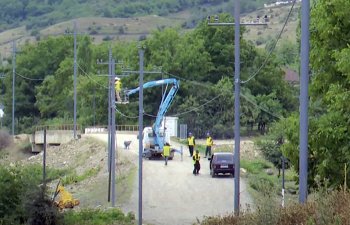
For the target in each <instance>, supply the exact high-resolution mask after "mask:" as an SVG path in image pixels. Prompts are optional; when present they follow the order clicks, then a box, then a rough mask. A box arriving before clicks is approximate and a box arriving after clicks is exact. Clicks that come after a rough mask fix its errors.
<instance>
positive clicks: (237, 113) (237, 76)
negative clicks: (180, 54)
mask: <svg viewBox="0 0 350 225" xmlns="http://www.w3.org/2000/svg"><path fill="white" fill-rule="evenodd" d="M234 8H235V95H234V96H235V133H234V135H235V158H234V160H235V198H234V212H235V214H236V215H239V200H240V196H239V193H240V186H239V180H240V168H241V167H240V143H241V141H240V138H241V137H240V136H241V134H240V122H239V120H240V89H241V85H240V83H241V81H240V66H241V65H240V64H241V62H240V60H241V59H240V36H241V34H240V24H239V23H240V4H239V0H236V1H235V7H234Z"/></svg>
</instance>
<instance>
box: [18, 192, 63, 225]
mask: <svg viewBox="0 0 350 225" xmlns="http://www.w3.org/2000/svg"><path fill="white" fill-rule="evenodd" d="M26 199H27V202H26V206H25V209H26V212H27V213H28V224H29V225H56V224H61V223H62V222H61V220H62V216H61V215H60V214H59V213H58V209H57V207H56V206H54V204H53V201H52V200H51V199H50V198H49V197H48V196H47V195H46V194H45V190H44V189H40V190H37V191H35V192H33V193H32V194H31V196H28V197H27V198H26ZM32 199H33V200H32Z"/></svg>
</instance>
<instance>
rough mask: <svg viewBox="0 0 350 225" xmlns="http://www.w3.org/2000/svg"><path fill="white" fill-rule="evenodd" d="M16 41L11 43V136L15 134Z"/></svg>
mask: <svg viewBox="0 0 350 225" xmlns="http://www.w3.org/2000/svg"><path fill="white" fill-rule="evenodd" d="M15 83H16V41H13V45H12V136H14V135H15Z"/></svg>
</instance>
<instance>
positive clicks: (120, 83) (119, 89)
mask: <svg viewBox="0 0 350 225" xmlns="http://www.w3.org/2000/svg"><path fill="white" fill-rule="evenodd" d="M115 90H116V91H121V90H122V82H121V81H120V80H117V81H116V82H115Z"/></svg>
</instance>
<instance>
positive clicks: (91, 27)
mask: <svg viewBox="0 0 350 225" xmlns="http://www.w3.org/2000/svg"><path fill="white" fill-rule="evenodd" d="M0 2H1V0H0ZM225 4H226V5H227V4H229V3H225ZM231 5H233V4H232V3H231ZM199 8H200V7H199ZM289 10H290V6H289V5H287V6H281V7H276V8H268V9H265V8H261V9H258V10H255V11H253V12H249V13H244V14H243V15H242V20H253V19H254V18H256V16H257V15H259V16H263V15H269V17H270V18H271V19H270V22H269V26H268V27H267V28H266V27H247V32H246V33H245V38H246V39H247V40H250V41H252V42H253V43H255V44H256V45H257V46H259V47H264V46H265V44H266V43H267V42H268V41H270V40H271V39H272V38H275V37H276V36H277V34H278V33H279V31H280V30H281V28H282V26H283V23H284V20H285V18H286V16H287V15H288V12H289ZM298 10H299V5H298V4H297V5H296V7H295V8H294V10H293V13H292V15H291V18H290V19H289V21H288V24H287V27H286V29H285V30H284V33H283V35H282V39H284V40H285V39H287V40H290V41H292V42H293V43H295V41H296V27H297V24H298ZM208 14H209V13H208ZM208 14H206V15H208ZM192 16H193V14H192V13H191V11H190V10H184V11H181V12H178V13H172V14H168V15H167V16H157V15H148V16H139V17H130V18H106V17H98V16H90V17H80V18H77V19H75V21H76V22H77V25H78V33H79V34H87V35H90V36H92V37H93V40H94V42H95V43H101V42H102V41H106V40H138V39H139V38H142V37H143V36H146V35H148V34H150V33H151V32H152V31H154V30H156V29H161V28H164V27H183V28H185V27H186V24H188V21H189V20H190V18H191V17H192ZM202 17H203V18H204V17H205V15H204V14H203V15H202ZM72 27H73V20H66V21H64V22H59V23H56V24H53V25H50V26H47V27H42V28H31V29H28V26H24V25H23V26H20V27H17V28H13V29H8V30H6V31H3V32H1V33H0V50H1V51H2V54H1V56H2V57H3V58H6V57H8V56H10V55H11V51H12V43H11V41H12V40H13V39H16V40H17V44H18V45H22V44H24V43H26V42H35V41H37V40H39V39H41V38H45V37H47V36H52V35H64V33H65V31H66V30H67V29H69V30H71V29H72Z"/></svg>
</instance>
